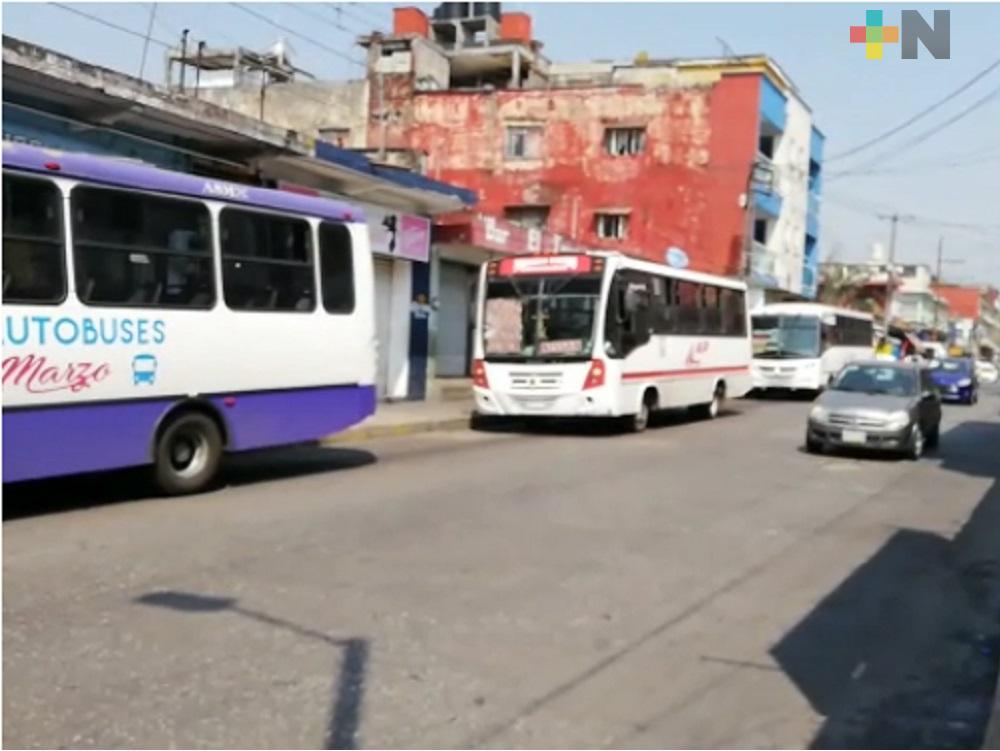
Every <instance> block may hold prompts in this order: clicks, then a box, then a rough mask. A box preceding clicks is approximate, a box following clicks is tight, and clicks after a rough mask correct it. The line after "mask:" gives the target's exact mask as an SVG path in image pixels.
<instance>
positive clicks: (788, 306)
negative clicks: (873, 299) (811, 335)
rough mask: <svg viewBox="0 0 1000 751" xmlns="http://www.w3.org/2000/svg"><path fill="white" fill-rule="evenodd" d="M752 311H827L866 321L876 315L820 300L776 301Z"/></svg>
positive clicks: (796, 313)
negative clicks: (820, 301) (819, 301)
mask: <svg viewBox="0 0 1000 751" xmlns="http://www.w3.org/2000/svg"><path fill="white" fill-rule="evenodd" d="M750 313H751V315H776V314H780V313H784V314H785V315H792V316H821V315H823V314H825V313H833V314H834V315H841V316H847V317H848V318H859V319H861V320H864V321H871V320H874V316H873V315H872V314H871V313H865V312H863V311H861V310H851V309H850V308H838V307H835V306H833V305H824V304H823V303H818V302H775V303H770V304H769V305H764V306H763V307H761V308H757V309H756V310H752V311H750Z"/></svg>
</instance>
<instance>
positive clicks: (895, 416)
mask: <svg viewBox="0 0 1000 751" xmlns="http://www.w3.org/2000/svg"><path fill="white" fill-rule="evenodd" d="M909 424H910V413H909V412H907V411H906V410H905V409H901V410H898V411H896V412H892V413H890V414H889V419H888V420H887V421H886V427H887V428H889V430H902V429H903V428H905V427H906V426H907V425H909Z"/></svg>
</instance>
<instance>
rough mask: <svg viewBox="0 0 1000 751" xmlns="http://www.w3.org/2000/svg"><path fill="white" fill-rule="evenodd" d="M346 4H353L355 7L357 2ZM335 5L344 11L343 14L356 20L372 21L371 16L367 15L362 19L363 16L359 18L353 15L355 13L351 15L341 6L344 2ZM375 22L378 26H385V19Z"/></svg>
mask: <svg viewBox="0 0 1000 751" xmlns="http://www.w3.org/2000/svg"><path fill="white" fill-rule="evenodd" d="M347 4H348V5H350V6H355V7H356V6H358V3H347ZM337 5H338V6H340V7H339V9H340V11H341V12H342V13H344V15H347V16H351V17H352V18H354V19H355V20H356V21H360V22H361V23H372V18H371V17H369V18H368V19H364V18H361V17H359V16H355V15H353V14H351V13H348V12H347V9H346V8H344V7H343V5H344V3H337ZM358 9H359V10H360V8H358ZM375 23H377V24H379V25H380V26H387V24H386V22H385V21H375Z"/></svg>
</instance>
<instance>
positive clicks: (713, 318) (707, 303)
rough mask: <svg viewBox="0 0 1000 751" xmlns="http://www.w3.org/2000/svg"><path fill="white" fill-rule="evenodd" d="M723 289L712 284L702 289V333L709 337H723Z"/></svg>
mask: <svg viewBox="0 0 1000 751" xmlns="http://www.w3.org/2000/svg"><path fill="white" fill-rule="evenodd" d="M721 292H722V290H721V289H719V288H718V287H715V286H713V285H711V284H706V285H704V286H703V287H702V292H701V295H702V297H701V300H702V303H701V333H702V334H707V335H708V336H722V309H721V308H720V304H721V297H720V293H721Z"/></svg>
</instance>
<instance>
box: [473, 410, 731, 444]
mask: <svg viewBox="0 0 1000 751" xmlns="http://www.w3.org/2000/svg"><path fill="white" fill-rule="evenodd" d="M740 413H741V412H740V410H739V409H738V408H733V407H728V406H727V407H724V408H723V409H722V410H721V411H720V412H719V414H718V416H717V417H716V419H717V420H724V419H727V418H729V417H735V416H737V415H739V414H740ZM696 422H707V420H706V419H705V418H704V417H701V416H700V415H697V414H695V413H693V412H691V411H689V410H687V409H663V410H657V411H656V412H653V413H652V414H651V415H650V417H649V427H648V429H649V430H657V429H660V428H670V427H678V426H681V425H687V424H689V423H696ZM469 427H470V428H471V429H472V430H475V431H478V432H484V433H523V434H525V435H566V436H577V437H584V438H585V437H594V438H601V437H606V436H616V435H628V434H629V431H628V430H626V429H624V428H623V427H622V424H621V422H619V421H618V420H616V419H614V418H593V417H535V418H521V417H482V416H479V415H474V416H473V417H472V419H471V420H470V423H469Z"/></svg>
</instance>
